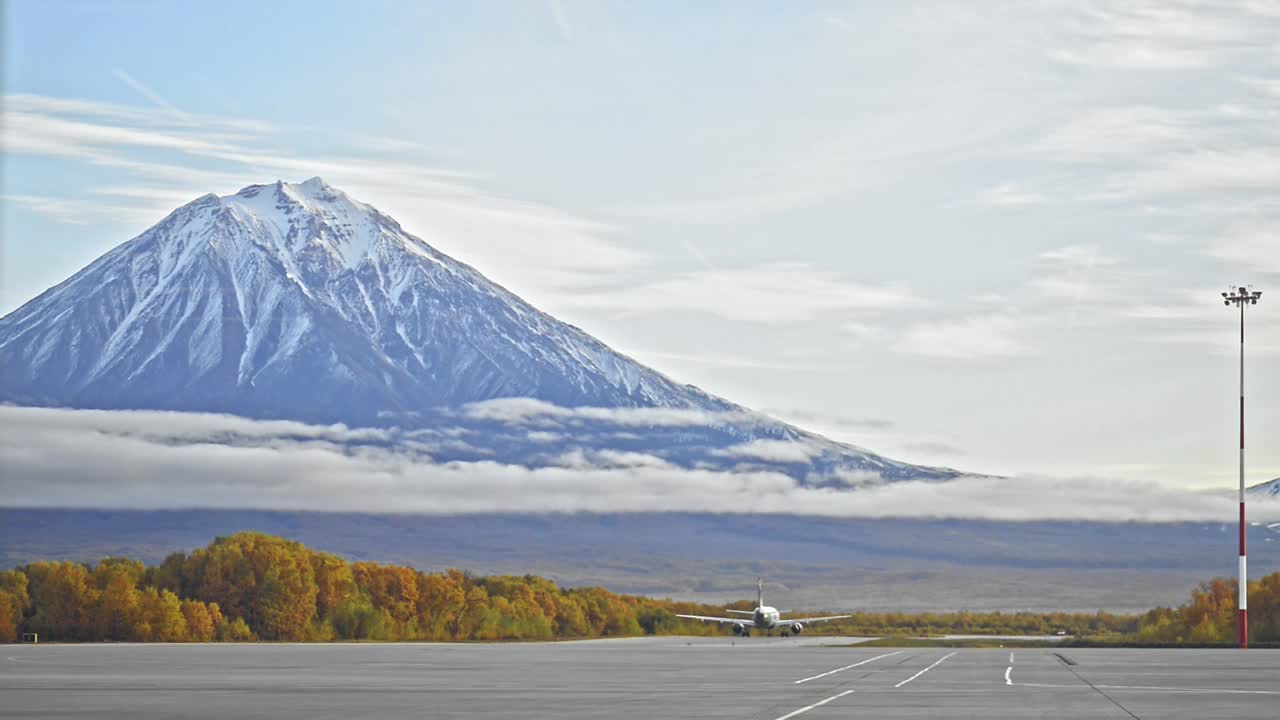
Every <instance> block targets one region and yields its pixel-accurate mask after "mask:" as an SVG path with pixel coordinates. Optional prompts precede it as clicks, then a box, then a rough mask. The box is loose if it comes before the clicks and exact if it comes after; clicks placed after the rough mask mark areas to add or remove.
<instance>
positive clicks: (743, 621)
mask: <svg viewBox="0 0 1280 720" xmlns="http://www.w3.org/2000/svg"><path fill="white" fill-rule="evenodd" d="M676 617H678V618H686V619H688V620H702V621H704V622H718V623H738V624H740V625H745V626H747V627H755V626H756V624H755V623H754V622H752V621H751V620H748V619H747V618H722V617H707V616H706V615H676Z"/></svg>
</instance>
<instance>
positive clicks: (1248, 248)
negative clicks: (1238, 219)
mask: <svg viewBox="0 0 1280 720" xmlns="http://www.w3.org/2000/svg"><path fill="white" fill-rule="evenodd" d="M1208 252H1209V254H1210V255H1211V256H1213V257H1216V258H1218V259H1220V260H1226V261H1228V262H1229V263H1231V264H1232V265H1234V266H1236V267H1239V268H1241V269H1243V270H1246V271H1251V272H1258V273H1269V274H1272V275H1280V224H1278V223H1277V222H1276V221H1275V220H1272V221H1269V222H1253V223H1248V224H1245V225H1237V226H1235V227H1232V228H1230V229H1228V230H1227V231H1225V232H1223V233H1221V234H1219V235H1217V236H1216V237H1215V238H1214V239H1213V241H1212V242H1211V243H1210V244H1209V248H1208ZM1277 294H1280V293H1277Z"/></svg>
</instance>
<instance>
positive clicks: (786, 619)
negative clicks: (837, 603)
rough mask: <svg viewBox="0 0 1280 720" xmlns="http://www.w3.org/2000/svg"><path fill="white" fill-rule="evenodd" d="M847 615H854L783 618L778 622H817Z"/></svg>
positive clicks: (842, 617) (843, 617) (841, 618)
mask: <svg viewBox="0 0 1280 720" xmlns="http://www.w3.org/2000/svg"><path fill="white" fill-rule="evenodd" d="M847 617H853V616H852V615H827V616H826V617H816V618H783V619H781V620H779V621H778V622H779V623H789V622H798V623H816V622H829V621H831V620H843V619H845V618H847Z"/></svg>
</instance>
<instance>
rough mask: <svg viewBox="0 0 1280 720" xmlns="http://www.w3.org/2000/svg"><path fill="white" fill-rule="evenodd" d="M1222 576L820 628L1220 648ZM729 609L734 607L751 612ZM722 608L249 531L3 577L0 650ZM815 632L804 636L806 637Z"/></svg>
mask: <svg viewBox="0 0 1280 720" xmlns="http://www.w3.org/2000/svg"><path fill="white" fill-rule="evenodd" d="M1235 588H1236V585H1235V583H1234V581H1230V580H1222V579H1218V580H1213V581H1211V582H1207V583H1204V584H1203V585H1201V586H1199V587H1198V588H1196V589H1195V590H1194V591H1193V592H1192V594H1191V599H1190V601H1189V602H1188V603H1186V604H1184V605H1182V606H1180V607H1178V608H1158V609H1155V610H1151V611H1150V612H1148V613H1146V614H1145V615H1141V616H1130V615H1114V614H1109V613H998V612H994V613H979V612H955V613H926V614H901V613H855V614H854V615H853V616H852V617H851V618H849V619H848V620H845V621H840V622H836V623H831V624H829V625H824V626H818V628H817V629H818V630H819V631H820V632H822V633H824V634H854V635H932V634H940V633H963V634H997V633H1006V634H1046V633H1054V632H1058V631H1065V632H1068V633H1070V634H1072V635H1076V636H1088V637H1101V638H1119V639H1125V640H1129V641H1134V642H1149V643H1197V644H1213V643H1228V642H1231V640H1232V639H1233V637H1234V632H1235V630H1234V628H1235V624H1234V623H1235V617H1236V616H1235ZM750 606H751V603H749V602H748V601H741V602H739V603H735V604H734V605H732V606H731V607H735V608H737V609H749V608H750ZM722 610H723V608H721V607H719V606H707V605H700V604H696V603H687V602H677V601H673V600H658V599H653V598H648V597H640V596H632V595H619V594H615V593H611V592H609V591H608V590H605V589H602V588H596V587H592V588H570V589H565V588H561V587H558V586H557V585H556V584H555V583H554V582H552V581H551V580H548V579H545V578H541V577H536V576H533V575H525V576H518V577H517V576H507V575H502V576H487V577H477V576H473V575H471V574H469V573H466V572H463V571H461V570H456V569H450V570H446V571H444V572H438V573H427V572H421V571H418V570H415V569H413V568H410V567H405V566H400V565H384V564H379V563H373V562H348V561H347V560H344V559H343V558H341V557H338V556H336V555H332V554H329V553H325V552H319V551H316V550H313V549H310V548H307V547H305V546H303V545H302V544H300V543H297V542H293V541H290V540H286V539H283V538H279V537H273V536H270V535H264V534H261V533H253V532H243V533H238V534H236V535H232V536H229V537H220V538H217V539H216V540H214V541H213V542H212V543H211V544H209V545H208V546H207V547H204V548H200V549H198V550H195V551H194V552H192V553H190V554H185V553H175V554H173V555H170V556H169V557H167V558H165V560H164V562H162V563H161V564H159V565H157V566H152V567H148V566H146V565H144V564H143V563H141V562H139V561H136V560H129V559H125V558H105V559H103V560H100V561H99V562H98V563H97V564H96V565H87V564H83V563H75V562H68V561H57V562H52V561H42V562H34V563H31V564H29V565H25V566H22V567H18V568H15V569H13V570H8V571H4V572H0V642H15V641H17V640H18V639H20V638H21V636H22V634H23V633H38V634H39V637H40V639H41V641H42V642H45V641H55V642H59V641H60V642H92V641H134V642H235V641H250V640H262V641H308V642H325V641H334V640H375V641H398V640H429V641H468V640H477V641H485V640H489V641H492V640H551V639H569V638H596V637H617V636H634V635H645V634H649V635H652V634H689V635H709V634H716V633H727V632H728V629H727V628H725V627H723V626H718V625H714V624H703V623H700V622H698V621H688V620H681V619H679V618H677V617H676V616H675V615H676V613H685V614H700V615H708V614H713V615H718V614H722ZM1250 617H1251V620H1252V622H1251V627H1252V628H1253V630H1252V633H1253V637H1254V638H1255V639H1256V640H1258V641H1262V642H1266V641H1273V642H1274V641H1277V640H1280V573H1276V574H1273V575H1270V576H1267V577H1265V578H1262V579H1261V580H1258V581H1256V582H1252V583H1250ZM810 631H811V630H809V629H806V632H810Z"/></svg>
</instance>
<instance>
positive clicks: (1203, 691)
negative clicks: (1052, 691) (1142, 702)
mask: <svg viewBox="0 0 1280 720" xmlns="http://www.w3.org/2000/svg"><path fill="white" fill-rule="evenodd" d="M1014 687H1033V688H1059V689H1064V690H1073V689H1074V690H1089V689H1091V688H1102V689H1104V690H1136V691H1138V692H1173V693H1188V694H1192V695H1213V694H1217V693H1221V694H1224V695H1280V690H1236V689H1234V688H1188V687H1180V688H1177V687H1158V686H1155V685H1093V686H1089V685H1053V684H1051V683H1018V684H1017V685H1015V686H1014Z"/></svg>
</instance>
